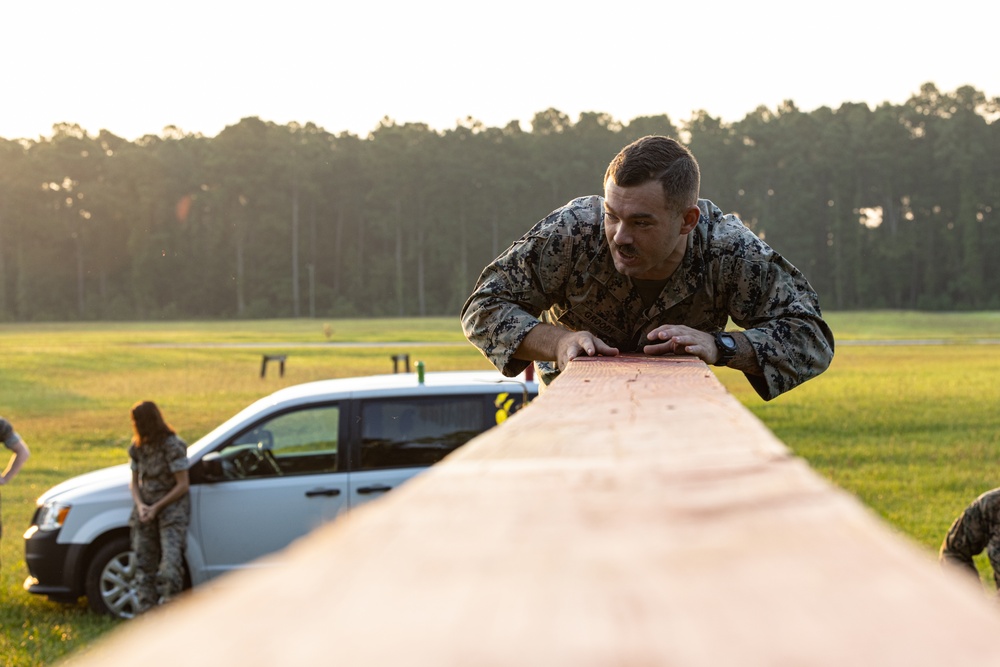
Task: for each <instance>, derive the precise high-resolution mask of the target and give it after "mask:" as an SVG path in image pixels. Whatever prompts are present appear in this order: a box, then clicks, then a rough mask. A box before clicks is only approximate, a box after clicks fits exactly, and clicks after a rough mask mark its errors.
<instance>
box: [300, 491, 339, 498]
mask: <svg viewBox="0 0 1000 667" xmlns="http://www.w3.org/2000/svg"><path fill="white" fill-rule="evenodd" d="M339 495H340V489H311V490H309V491H306V498H315V497H316V496H339Z"/></svg>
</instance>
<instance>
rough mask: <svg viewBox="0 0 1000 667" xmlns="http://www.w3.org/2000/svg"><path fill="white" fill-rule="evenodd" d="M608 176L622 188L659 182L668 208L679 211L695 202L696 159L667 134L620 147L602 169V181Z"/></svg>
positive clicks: (698, 175)
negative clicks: (605, 167)
mask: <svg viewBox="0 0 1000 667" xmlns="http://www.w3.org/2000/svg"><path fill="white" fill-rule="evenodd" d="M608 179H611V181H612V182H613V183H614V184H615V185H618V186H620V187H623V188H630V187H634V186H636V185H642V184H643V183H646V182H647V181H653V180H655V181H659V182H660V184H661V185H662V186H663V196H664V198H665V199H666V202H667V206H668V207H673V208H674V209H676V210H677V211H682V210H684V209H686V208H689V207H691V206H697V205H698V189H699V188H700V187H701V172H700V171H699V169H698V161H697V160H695V159H694V155H692V154H691V151H689V150H688V149H687V148H686V147H684V146H682V145H681V144H680V142H678V141H676V140H674V139H671V138H670V137H661V136H656V135H650V136H647V137H643V138H642V139H636V140H635V141H633V142H632V143H630V144H629V145H628V146H626V147H625V148H623V149H621V151H619V152H618V155H616V156H615V159H613V160H612V161H611V164H609V165H608V170H607V171H606V172H604V182H605V183H607V182H608Z"/></svg>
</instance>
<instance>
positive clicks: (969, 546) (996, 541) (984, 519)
mask: <svg viewBox="0 0 1000 667" xmlns="http://www.w3.org/2000/svg"><path fill="white" fill-rule="evenodd" d="M983 551H985V552H986V556H987V558H989V561H990V567H992V568H993V582H994V584H996V588H997V600H998V601H1000V488H998V489H993V490H991V491H987V492H985V493H983V494H982V495H980V496H979V497H978V498H976V499H975V500H973V501H972V502H971V503H970V504H969V506H968V507H966V508H965V510H963V511H962V513H961V514H960V515H959V516H958V517H957V518H956V519H955V521H954V522H952V524H951V527H950V528H949V529H948V533H947V535H945V538H944V541H943V542H942V543H941V550H940V551H939V553H938V559H939V560H940V562H941V565H942V567H955V568H957V569H958V571H960V572H964V573H967V574H970V575H972V576H973V577H975V580H976V581H979V571H978V570H977V569H976V564H975V562H974V561H973V560H972V559H973V558H974V557H975V556H978V555H979V554H981V553H982V552H983Z"/></svg>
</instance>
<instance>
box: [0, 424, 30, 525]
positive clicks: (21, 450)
mask: <svg viewBox="0 0 1000 667" xmlns="http://www.w3.org/2000/svg"><path fill="white" fill-rule="evenodd" d="M0 442H3V445H4V447H6V448H7V449H9V450H10V451H11V455H10V461H9V462H8V463H7V467H6V468H5V469H4V471H3V474H2V475H0V486H6V485H7V484H8V483H9V482H10V481H11V480H12V479H14V478H15V477H16V476H17V473H19V472H21V468H23V467H24V464H25V462H27V460H28V457H30V456H31V450H30V449H28V444H27V443H26V442H25V441H24V438H22V437H21V436H20V434H18V432H17V431H15V430H14V426H13V425H12V424H11V423H10V422H9V421H7V420H6V419H4V418H3V417H0ZM0 537H3V519H2V517H0Z"/></svg>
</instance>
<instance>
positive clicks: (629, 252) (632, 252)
mask: <svg viewBox="0 0 1000 667" xmlns="http://www.w3.org/2000/svg"><path fill="white" fill-rule="evenodd" d="M615 250H617V251H618V252H619V253H620V254H622V255H625V256H626V257H635V256H637V255H638V254H639V251H638V250H637V249H636V247H635V246H634V245H632V244H631V243H627V244H625V245H619V244H618V243H615Z"/></svg>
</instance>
